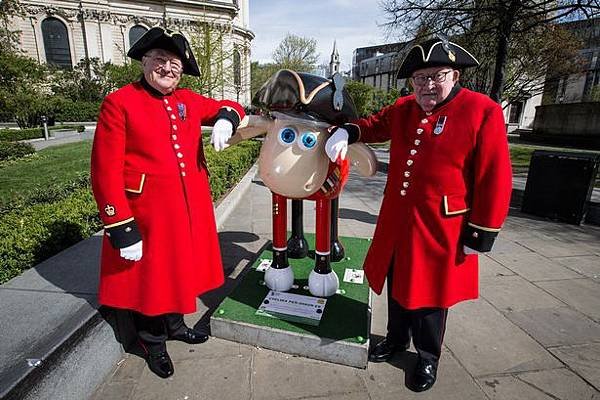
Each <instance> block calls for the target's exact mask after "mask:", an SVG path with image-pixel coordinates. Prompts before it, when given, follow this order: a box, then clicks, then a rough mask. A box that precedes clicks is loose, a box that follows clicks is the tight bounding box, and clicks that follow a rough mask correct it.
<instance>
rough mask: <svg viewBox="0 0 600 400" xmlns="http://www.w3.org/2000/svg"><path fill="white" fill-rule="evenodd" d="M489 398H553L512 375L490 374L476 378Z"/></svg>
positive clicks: (502, 399)
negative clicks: (490, 375)
mask: <svg viewBox="0 0 600 400" xmlns="http://www.w3.org/2000/svg"><path fill="white" fill-rule="evenodd" d="M477 383H479V386H481V388H482V389H483V390H484V391H485V394H486V395H487V396H488V397H489V398H490V399H491V400H522V399H527V400H555V398H554V397H551V396H549V395H548V394H546V393H544V392H543V391H542V390H540V389H538V388H536V387H534V386H531V385H529V384H528V383H526V382H523V381H521V380H519V379H518V378H516V377H514V376H492V377H485V378H479V379H477Z"/></svg>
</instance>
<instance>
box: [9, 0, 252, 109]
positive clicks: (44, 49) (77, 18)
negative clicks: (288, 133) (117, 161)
mask: <svg viewBox="0 0 600 400" xmlns="http://www.w3.org/2000/svg"><path fill="white" fill-rule="evenodd" d="M20 3H21V5H22V6H23V8H24V10H25V12H26V15H25V16H23V17H18V18H15V19H14V20H13V21H12V25H13V26H12V28H13V29H14V30H18V31H20V32H21V38H20V46H21V49H22V50H23V51H24V52H25V53H26V54H27V55H29V56H30V57H32V58H34V59H36V60H38V62H40V63H49V64H54V65H57V66H59V67H61V68H72V67H73V66H74V65H76V64H77V63H78V62H79V61H81V60H82V59H85V58H86V57H88V58H94V57H96V58H98V59H99V60H100V61H101V62H109V61H110V62H112V63H114V64H123V63H126V62H128V59H127V57H126V54H127V51H128V50H129V48H130V47H131V45H132V44H133V43H135V42H136V41H137V40H138V39H139V38H140V37H141V36H142V35H143V34H144V33H145V32H146V31H147V30H148V29H149V28H151V27H152V26H155V25H162V26H167V27H168V28H170V29H174V30H179V31H181V32H183V33H184V34H186V35H188V37H189V32H190V29H191V28H192V27H193V25H194V24H195V23H197V22H199V21H202V22H208V23H209V24H210V26H211V27H212V28H214V29H215V30H219V31H221V32H223V33H224V35H223V37H224V39H223V44H222V46H223V50H224V52H226V54H231V59H230V60H229V63H228V65H223V68H231V70H232V73H231V74H230V75H231V79H230V80H231V81H230V82H227V83H226V84H225V85H224V87H223V88H222V90H221V91H220V93H215V94H214V95H215V97H223V98H230V99H235V100H238V101H239V102H241V103H243V104H250V42H251V40H252V39H253V38H254V34H253V33H252V32H251V31H250V28H249V12H250V10H249V0H220V1H214V0H205V1H194V0H141V1H120V0H95V1H89V0H87V1H86V0H58V1H51V0H38V1H33V0H21V1H20Z"/></svg>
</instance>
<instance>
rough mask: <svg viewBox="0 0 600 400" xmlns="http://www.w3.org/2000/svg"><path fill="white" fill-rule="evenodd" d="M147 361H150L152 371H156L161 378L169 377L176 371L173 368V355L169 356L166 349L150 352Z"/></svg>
mask: <svg viewBox="0 0 600 400" xmlns="http://www.w3.org/2000/svg"><path fill="white" fill-rule="evenodd" d="M146 362H147V363H148V368H150V371H152V372H154V373H155V374H156V375H158V376H160V377H161V378H168V377H170V376H171V375H173V373H174V372H175V370H174V369H173V362H171V357H169V353H167V352H166V351H160V352H157V353H149V354H148V355H147V356H146Z"/></svg>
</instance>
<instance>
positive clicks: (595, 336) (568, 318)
mask: <svg viewBox="0 0 600 400" xmlns="http://www.w3.org/2000/svg"><path fill="white" fill-rule="evenodd" d="M505 315H506V318H508V319H509V320H511V321H512V322H514V323H515V324H516V325H518V326H519V327H520V328H521V329H523V330H524V331H525V332H527V333H528V334H529V335H530V336H531V337H533V338H534V339H535V340H536V341H538V342H539V343H541V344H542V345H543V346H544V347H550V346H564V345H572V344H583V343H590V342H594V341H600V324H598V323H596V322H594V321H592V320H591V319H590V318H589V317H587V316H586V315H584V314H581V313H579V312H577V311H575V310H573V309H571V308H568V307H555V308H543V309H529V310H524V311H520V312H509V313H506V314H505Z"/></svg>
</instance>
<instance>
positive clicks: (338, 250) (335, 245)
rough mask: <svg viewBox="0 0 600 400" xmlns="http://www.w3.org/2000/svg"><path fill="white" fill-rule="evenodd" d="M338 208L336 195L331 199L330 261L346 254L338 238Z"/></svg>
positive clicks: (339, 258) (338, 200)
mask: <svg viewBox="0 0 600 400" xmlns="http://www.w3.org/2000/svg"><path fill="white" fill-rule="evenodd" d="M339 209H340V199H339V197H336V198H335V199H333V200H331V261H333V262H338V261H342V260H343V259H344V256H345V255H346V252H345V251H344V246H342V243H341V242H340V240H339V238H338V217H339Z"/></svg>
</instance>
